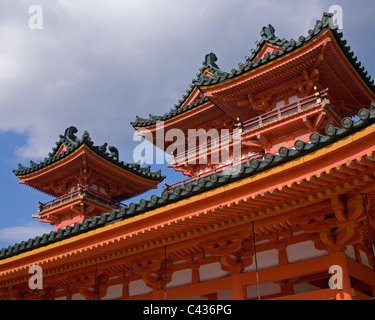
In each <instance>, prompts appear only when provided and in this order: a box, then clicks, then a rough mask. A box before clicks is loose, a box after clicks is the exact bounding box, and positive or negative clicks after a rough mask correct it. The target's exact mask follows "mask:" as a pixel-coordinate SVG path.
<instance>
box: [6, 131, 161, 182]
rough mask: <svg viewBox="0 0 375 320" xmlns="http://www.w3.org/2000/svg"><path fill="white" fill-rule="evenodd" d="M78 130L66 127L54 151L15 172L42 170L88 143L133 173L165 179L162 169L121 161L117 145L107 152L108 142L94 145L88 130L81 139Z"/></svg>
mask: <svg viewBox="0 0 375 320" xmlns="http://www.w3.org/2000/svg"><path fill="white" fill-rule="evenodd" d="M76 132H77V129H76V128H75V127H70V128H68V129H66V131H65V134H64V135H60V136H59V138H60V140H59V141H57V142H56V147H54V148H53V149H52V152H50V153H49V154H48V157H46V158H44V160H43V161H41V162H40V163H35V162H33V161H30V165H29V166H28V167H25V166H23V165H22V164H19V165H18V169H15V170H13V172H14V174H15V175H16V176H18V177H21V176H24V175H28V174H30V173H33V172H36V171H38V170H41V169H43V168H45V167H47V166H49V165H51V164H53V163H55V162H57V161H60V160H61V159H63V158H65V157H67V156H68V155H70V154H71V153H72V152H74V151H76V150H78V149H79V148H80V147H81V146H82V145H86V146H88V147H89V148H90V149H91V150H92V151H94V152H95V153H96V154H97V155H99V156H101V157H102V158H104V159H106V160H108V161H110V162H111V163H113V164H115V165H117V166H119V167H121V168H123V169H125V170H128V171H130V172H131V173H134V174H136V175H139V176H141V177H143V178H147V179H149V180H155V181H163V180H164V179H165V176H162V175H161V171H160V170H158V171H155V172H151V171H150V168H151V167H150V166H147V167H141V166H140V165H139V164H138V163H128V162H124V161H120V159H119V152H118V150H117V149H116V148H115V147H113V146H109V147H108V150H109V152H107V145H108V144H107V143H105V144H104V145H102V146H96V145H94V142H93V141H92V140H91V138H90V134H89V133H88V132H87V131H84V133H83V134H82V137H81V138H80V139H79V138H77V137H76V136H75V135H74V133H76ZM62 145H64V146H66V149H65V150H64V151H61V152H58V151H59V150H60V148H61V146H62Z"/></svg>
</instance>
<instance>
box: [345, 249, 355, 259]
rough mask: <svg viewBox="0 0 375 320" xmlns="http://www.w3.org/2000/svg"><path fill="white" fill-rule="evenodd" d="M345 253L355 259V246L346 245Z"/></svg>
mask: <svg viewBox="0 0 375 320" xmlns="http://www.w3.org/2000/svg"><path fill="white" fill-rule="evenodd" d="M345 255H346V256H347V257H348V258H350V259H353V260H355V251H354V248H353V246H347V247H346V250H345Z"/></svg>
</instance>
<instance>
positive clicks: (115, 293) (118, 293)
mask: <svg viewBox="0 0 375 320" xmlns="http://www.w3.org/2000/svg"><path fill="white" fill-rule="evenodd" d="M122 287H123V285H122V284H117V285H115V286H110V287H108V290H107V294H106V295H105V296H104V297H103V298H102V300H115V299H120V298H121V297H122Z"/></svg>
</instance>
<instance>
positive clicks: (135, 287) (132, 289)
mask: <svg viewBox="0 0 375 320" xmlns="http://www.w3.org/2000/svg"><path fill="white" fill-rule="evenodd" d="M151 291H152V289H151V288H150V287H148V286H147V285H146V283H145V282H144V281H143V280H142V279H140V280H136V281H131V282H129V296H130V297H132V296H136V295H139V294H144V293H149V292H151Z"/></svg>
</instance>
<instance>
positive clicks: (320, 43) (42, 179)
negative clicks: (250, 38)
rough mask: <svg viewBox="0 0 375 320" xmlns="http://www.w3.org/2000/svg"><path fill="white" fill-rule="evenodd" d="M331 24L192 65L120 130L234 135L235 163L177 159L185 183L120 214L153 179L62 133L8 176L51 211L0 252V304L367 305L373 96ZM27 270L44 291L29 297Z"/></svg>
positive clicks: (373, 213)
mask: <svg viewBox="0 0 375 320" xmlns="http://www.w3.org/2000/svg"><path fill="white" fill-rule="evenodd" d="M331 19H332V15H331V14H327V13H325V14H324V15H323V17H322V19H321V20H318V21H317V23H316V25H315V27H314V28H313V29H312V30H310V31H309V32H308V35H307V36H301V37H299V38H298V39H297V40H294V39H292V40H289V41H287V40H286V39H280V38H278V37H276V35H275V30H274V28H273V27H272V26H271V25H269V26H268V27H264V28H263V30H262V32H261V40H260V41H258V42H256V47H255V49H253V50H251V55H250V56H249V57H246V59H245V62H244V63H240V64H239V68H238V69H233V70H232V71H231V72H225V71H223V70H221V69H220V68H219V66H218V65H217V63H216V62H217V58H216V56H215V55H214V54H213V53H211V54H208V55H206V57H205V61H204V62H203V66H202V68H201V69H200V71H199V73H198V74H197V77H196V79H194V80H193V82H192V84H191V86H190V88H189V89H188V90H187V92H186V94H184V95H183V97H182V99H181V100H179V102H178V104H177V105H175V107H174V108H173V109H171V110H170V111H169V112H167V113H166V114H164V115H162V116H153V115H150V116H149V118H147V119H145V118H140V117H137V118H136V121H135V122H133V123H132V125H133V127H134V128H135V130H137V131H138V132H139V134H140V135H144V134H145V132H146V130H147V132H151V133H152V136H153V137H154V136H155V135H156V134H157V128H158V124H160V123H161V122H163V124H164V130H165V132H167V131H168V130H169V129H179V130H182V132H184V133H187V132H188V130H189V129H197V130H198V129H204V130H206V131H209V130H210V129H212V128H213V129H217V130H223V129H229V130H230V131H233V130H234V129H238V130H239V132H240V138H241V139H240V143H241V155H240V157H234V153H233V152H232V151H233V150H234V147H235V141H234V140H233V139H232V140H229V142H228V144H227V151H228V150H229V151H228V152H229V155H232V158H231V160H230V161H224V159H221V161H219V163H217V162H214V161H212V158H213V155H214V153H215V152H216V151H217V150H216V148H217V146H218V145H219V147H220V146H221V144H218V143H216V142H217V141H213V140H212V141H211V140H207V144H206V148H205V149H206V153H205V155H204V156H205V157H206V160H207V161H205V162H204V163H203V162H202V161H195V162H194V161H188V160H189V159H190V160H191V159H192V158H195V159H196V160H199V159H200V158H201V157H202V155H201V154H200V152H199V150H200V147H199V146H198V148H197V150H189V149H188V148H183V149H184V150H185V151H184V152H173V153H172V157H173V159H174V161H173V163H172V164H171V165H170V166H172V167H173V168H174V169H175V170H177V171H180V172H183V173H184V174H185V175H186V179H185V180H184V181H180V182H176V183H174V184H172V185H167V184H166V185H165V187H164V191H163V192H161V193H157V192H156V191H155V193H157V194H154V195H153V196H151V198H149V199H142V200H140V201H133V202H132V200H131V198H133V197H135V196H137V195H140V194H142V193H144V192H145V191H149V190H151V189H155V188H156V187H157V185H158V184H159V183H160V182H161V181H162V180H163V179H164V177H163V176H161V172H160V171H158V172H152V171H151V170H150V167H142V166H140V165H139V164H137V163H126V162H123V161H121V160H120V159H119V152H118V150H117V149H116V148H115V147H110V146H107V144H106V143H105V144H104V145H101V146H97V145H94V143H93V142H92V141H91V138H90V136H89V134H88V133H87V132H84V133H83V134H82V135H81V137H79V135H77V132H78V131H77V129H76V128H74V127H70V128H68V129H67V130H66V131H65V133H64V135H61V136H60V139H59V141H58V142H56V146H55V147H54V148H53V150H52V152H51V153H50V154H49V155H48V157H46V158H45V159H44V161H42V162H40V163H34V162H30V166H28V167H25V166H22V165H20V166H19V168H18V169H17V170H14V172H15V175H16V176H17V177H18V178H19V179H20V182H21V183H23V184H26V185H28V186H30V187H32V188H34V189H36V190H39V191H41V192H43V193H46V194H49V195H51V196H53V197H54V198H55V199H54V200H52V201H50V202H48V203H40V204H39V210H38V211H37V210H36V212H37V213H36V214H35V215H34V216H35V217H37V218H39V220H40V221H41V222H45V223H49V224H52V225H54V226H55V227H56V230H55V231H52V232H50V233H49V234H44V235H41V236H37V237H35V238H32V239H25V241H22V242H21V243H17V244H14V245H13V246H9V247H8V248H4V249H2V250H0V298H1V299H5V300H7V299H61V300H62V299H67V300H70V299H122V300H128V299H137V300H140V299H158V300H164V299H167V300H172V299H173V300H175V299H208V300H224V299H236V300H246V299H249V300H251V299H261V300H265V299H281V300H282V299H284V300H288V299H301V300H302V299H331V300H335V299H336V300H342V299H348V300H366V299H371V298H372V297H374V295H375V273H374V268H375V257H374V252H375V246H374V237H375V143H374V141H375V102H373V101H374V100H375V86H374V81H373V80H371V78H370V76H369V75H368V74H367V72H366V71H365V69H364V67H363V66H361V63H360V62H359V61H357V57H355V55H354V53H353V51H351V49H350V47H349V46H348V45H347V43H346V41H345V40H343V35H342V33H340V32H339V31H338V30H337V29H334V28H333V27H332V23H331ZM186 136H187V135H186ZM236 143H238V142H236ZM171 144H172V142H165V145H164V151H168V150H169V149H168V147H170V146H171ZM184 144H185V146H184V147H186V145H188V141H184ZM176 150H178V148H176ZM192 162H194V163H192ZM233 168H235V170H233ZM35 265H37V266H40V267H41V268H42V270H43V288H40V289H33V290H32V289H30V286H29V279H30V276H31V274H30V273H29V269H30V267H31V266H35ZM334 270H335V271H334ZM333 278H334V279H335V280H333Z"/></svg>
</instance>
